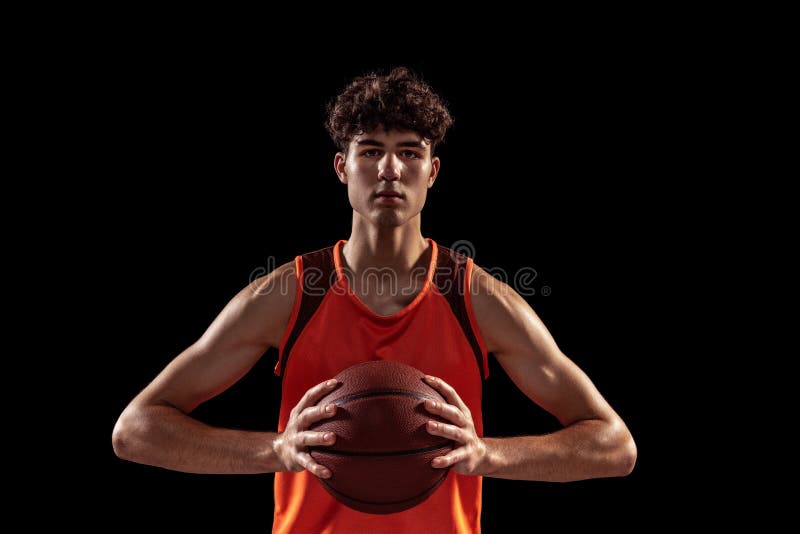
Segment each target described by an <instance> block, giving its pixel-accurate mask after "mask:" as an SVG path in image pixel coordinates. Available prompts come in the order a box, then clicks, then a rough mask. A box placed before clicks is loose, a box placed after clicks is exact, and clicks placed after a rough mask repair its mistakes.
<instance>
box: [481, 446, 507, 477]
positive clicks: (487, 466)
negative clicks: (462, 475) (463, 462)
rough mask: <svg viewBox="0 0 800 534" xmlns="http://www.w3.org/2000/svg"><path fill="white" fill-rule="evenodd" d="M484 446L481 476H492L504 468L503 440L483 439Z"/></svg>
mask: <svg viewBox="0 0 800 534" xmlns="http://www.w3.org/2000/svg"><path fill="white" fill-rule="evenodd" d="M481 441H482V442H483V446H484V452H483V459H482V461H481V466H480V474H481V475H487V476H491V475H492V474H493V473H496V472H497V471H499V470H501V469H502V468H503V454H502V447H501V446H500V445H501V440H500V439H498V438H481Z"/></svg>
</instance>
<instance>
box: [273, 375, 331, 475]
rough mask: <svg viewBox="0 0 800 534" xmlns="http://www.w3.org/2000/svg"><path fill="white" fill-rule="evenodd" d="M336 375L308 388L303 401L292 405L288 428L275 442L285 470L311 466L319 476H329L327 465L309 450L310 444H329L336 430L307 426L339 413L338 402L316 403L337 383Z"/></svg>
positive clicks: (310, 470) (309, 467) (297, 469)
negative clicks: (317, 430) (310, 428)
mask: <svg viewBox="0 0 800 534" xmlns="http://www.w3.org/2000/svg"><path fill="white" fill-rule="evenodd" d="M337 383H338V382H337V381H336V380H335V379H331V380H326V381H325V382H322V383H320V384H317V385H316V386H314V387H312V388H311V389H309V390H308V391H306V393H305V395H303V398H302V399H300V402H298V403H297V405H296V406H295V407H294V408H292V411H291V413H290V414H289V421H288V422H287V423H286V428H285V429H284V430H283V432H282V433H281V434H280V435H279V436H278V437H277V438H276V439H275V441H273V442H272V447H273V449H275V454H277V456H278V458H279V459H280V461H281V463H282V464H283V465H284V467H285V469H283V471H295V472H298V471H302V470H303V469H306V470H308V471H309V472H310V473H311V474H313V475H316V476H318V477H319V478H330V476H331V472H330V470H329V469H328V468H327V467H324V466H322V465H319V464H318V463H317V462H315V461H314V459H313V458H312V457H311V455H310V454H308V447H314V446H320V445H322V446H330V445H333V444H334V442H335V441H336V434H334V433H333V432H313V431H311V430H308V427H309V426H311V425H312V424H313V423H316V422H317V421H321V420H323V419H327V418H328V417H332V416H333V415H334V414H335V413H336V405H335V404H325V405H322V406H316V404H317V401H319V400H320V399H321V398H322V397H324V396H325V395H327V394H328V393H330V392H331V391H333V389H334V388H335V387H336V385H337Z"/></svg>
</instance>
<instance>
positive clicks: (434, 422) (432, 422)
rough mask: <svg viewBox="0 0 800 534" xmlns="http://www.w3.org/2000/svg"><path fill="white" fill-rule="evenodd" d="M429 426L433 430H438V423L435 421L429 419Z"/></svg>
mask: <svg viewBox="0 0 800 534" xmlns="http://www.w3.org/2000/svg"><path fill="white" fill-rule="evenodd" d="M431 428H432V429H434V430H439V423H437V422H436V421H431Z"/></svg>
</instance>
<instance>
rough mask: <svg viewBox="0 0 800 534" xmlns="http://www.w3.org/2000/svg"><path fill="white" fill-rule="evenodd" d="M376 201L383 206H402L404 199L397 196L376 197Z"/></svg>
mask: <svg viewBox="0 0 800 534" xmlns="http://www.w3.org/2000/svg"><path fill="white" fill-rule="evenodd" d="M375 200H376V201H377V202H379V203H381V204H400V203H401V202H403V197H401V196H396V195H376V196H375Z"/></svg>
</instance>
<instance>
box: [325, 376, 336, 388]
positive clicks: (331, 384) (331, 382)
mask: <svg viewBox="0 0 800 534" xmlns="http://www.w3.org/2000/svg"><path fill="white" fill-rule="evenodd" d="M325 385H326V386H328V387H329V388H332V387H333V386H335V385H336V379H335V378H332V379H331V380H328V381H327V382H325Z"/></svg>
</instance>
